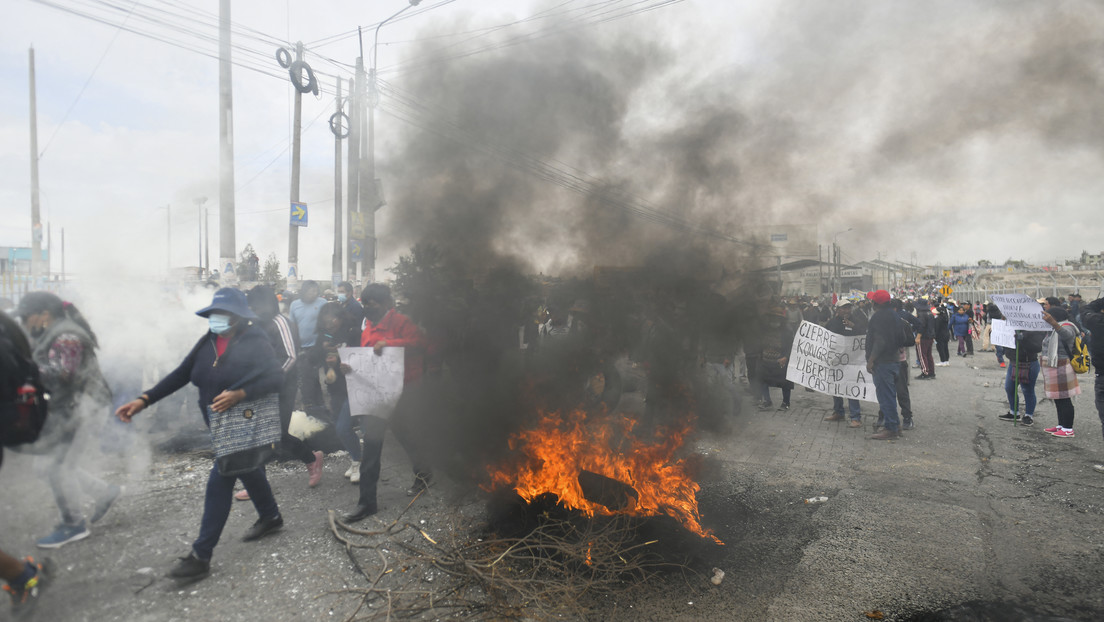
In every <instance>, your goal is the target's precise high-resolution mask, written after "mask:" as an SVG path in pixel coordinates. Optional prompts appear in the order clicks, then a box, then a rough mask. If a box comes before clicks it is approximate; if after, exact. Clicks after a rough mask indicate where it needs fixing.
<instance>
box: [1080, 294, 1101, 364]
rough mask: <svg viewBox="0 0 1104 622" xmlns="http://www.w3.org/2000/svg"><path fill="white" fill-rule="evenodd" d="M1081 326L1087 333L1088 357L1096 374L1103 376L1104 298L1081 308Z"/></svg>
mask: <svg viewBox="0 0 1104 622" xmlns="http://www.w3.org/2000/svg"><path fill="white" fill-rule="evenodd" d="M1081 326H1083V327H1084V328H1085V330H1087V331H1089V333H1090V334H1091V335H1092V338H1091V339H1089V355H1090V356H1091V357H1092V362H1093V367H1095V368H1096V373H1098V374H1104V298H1097V299H1096V300H1094V301H1092V302H1090V303H1089V304H1087V305H1085V306H1084V307H1082V308H1081Z"/></svg>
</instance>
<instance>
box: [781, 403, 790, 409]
mask: <svg viewBox="0 0 1104 622" xmlns="http://www.w3.org/2000/svg"><path fill="white" fill-rule="evenodd" d="M789 409H790V404H789V402H782V403H781V404H780V405H779V406H778V410H789Z"/></svg>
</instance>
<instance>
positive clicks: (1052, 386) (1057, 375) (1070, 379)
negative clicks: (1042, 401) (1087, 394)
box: [1042, 359, 1081, 400]
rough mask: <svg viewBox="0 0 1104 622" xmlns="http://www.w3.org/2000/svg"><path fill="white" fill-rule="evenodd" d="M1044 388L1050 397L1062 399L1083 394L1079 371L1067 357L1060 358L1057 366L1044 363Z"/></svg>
mask: <svg viewBox="0 0 1104 622" xmlns="http://www.w3.org/2000/svg"><path fill="white" fill-rule="evenodd" d="M1042 372H1043V388H1044V390H1045V391H1046V396H1047V397H1049V398H1050V399H1052V400H1054V399H1061V398H1063V397H1073V396H1074V395H1080V394H1081V385H1079V384H1078V383H1077V373H1076V372H1074V371H1073V365H1070V362H1069V361H1068V360H1066V359H1060V360H1059V361H1058V366H1057V367H1050V366H1048V365H1043V368H1042Z"/></svg>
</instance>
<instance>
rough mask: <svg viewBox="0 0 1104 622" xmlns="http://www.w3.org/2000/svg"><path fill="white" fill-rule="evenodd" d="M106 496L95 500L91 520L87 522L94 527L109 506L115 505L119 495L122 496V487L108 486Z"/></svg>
mask: <svg viewBox="0 0 1104 622" xmlns="http://www.w3.org/2000/svg"><path fill="white" fill-rule="evenodd" d="M109 486H110V487H109V488H108V490H107V494H106V495H104V496H102V497H100V498H99V499H97V500H96V508H95V509H94V510H92V518H91V519H89V521H90V522H91V523H92V524H93V525H95V524H96V523H97V522H99V520H100V519H101V518H103V517H104V514H107V511H108V510H110V509H111V505H112V504H114V503H115V500H116V499H118V498H119V495H121V494H123V487H122V486H116V485H114V484H109Z"/></svg>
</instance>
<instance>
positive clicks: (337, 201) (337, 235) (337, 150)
mask: <svg viewBox="0 0 1104 622" xmlns="http://www.w3.org/2000/svg"><path fill="white" fill-rule="evenodd" d="M334 114H336V115H337V117H335V118H336V119H337V120H338V122H339V123H340V121H341V78H338V79H337V97H336V98H335V99H334ZM340 134H341V128H340V126H339V127H338V128H337V132H336V133H335V134H334V250H333V262H332V263H331V265H330V268H331V270H330V272H331V275H332V278H331V280H332V281H333V287H334V289H337V284H338V283H339V282H341V239H342V235H341V135H340Z"/></svg>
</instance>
